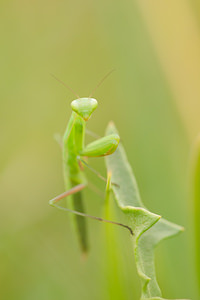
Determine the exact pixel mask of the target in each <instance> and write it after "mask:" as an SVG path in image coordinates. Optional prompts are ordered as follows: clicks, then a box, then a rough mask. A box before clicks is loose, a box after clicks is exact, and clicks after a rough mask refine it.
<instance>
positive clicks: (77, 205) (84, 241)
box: [49, 183, 88, 253]
mask: <svg viewBox="0 0 200 300" xmlns="http://www.w3.org/2000/svg"><path fill="white" fill-rule="evenodd" d="M72 186H73V187H72V188H71V189H70V190H68V191H66V192H64V193H62V194H60V195H58V196H56V197H55V198H53V199H52V200H50V201H49V204H50V205H51V206H54V207H56V208H58V209H60V210H64V211H68V212H72V213H74V214H75V215H76V216H75V218H76V219H75V222H74V223H75V226H76V230H77V232H78V236H79V241H80V246H81V250H82V252H83V253H86V252H87V251H88V237H87V224H86V221H85V219H84V218H82V216H85V213H84V211H85V210H84V205H83V199H82V193H81V190H82V189H84V188H85V187H86V185H85V184H78V185H75V183H74V184H73V183H72ZM70 195H71V196H73V201H72V207H73V209H69V208H65V207H62V206H60V205H58V204H57V203H58V202H59V201H60V200H62V199H63V198H65V197H67V196H70Z"/></svg>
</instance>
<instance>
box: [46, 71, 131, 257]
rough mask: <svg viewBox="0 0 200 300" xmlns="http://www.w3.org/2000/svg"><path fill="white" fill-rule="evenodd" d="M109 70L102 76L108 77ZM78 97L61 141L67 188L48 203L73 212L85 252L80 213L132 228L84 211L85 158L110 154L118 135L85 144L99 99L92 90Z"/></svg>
mask: <svg viewBox="0 0 200 300" xmlns="http://www.w3.org/2000/svg"><path fill="white" fill-rule="evenodd" d="M109 73H110V72H109ZM109 73H108V74H107V75H106V76H105V77H107V76H108V75H109ZM54 77H55V76H54ZM105 77H104V79H105ZM56 79H57V78H56ZM59 81H60V80H59ZM101 82H102V81H101ZM101 82H100V83H101ZM61 83H63V82H61ZM67 87H68V86H67ZM68 88H69V87H68ZM77 97H78V98H77V99H76V100H73V101H72V102H71V108H72V114H71V117H70V119H69V122H68V124H67V127H66V130H65V133H64V136H63V141H62V156H63V173H64V183H65V188H66V191H65V192H64V193H62V194H60V195H58V196H56V197H55V198H53V199H51V200H50V201H49V204H50V205H51V206H54V207H57V208H58V209H61V210H64V211H68V212H71V213H73V214H75V225H76V228H77V232H78V235H79V240H80V246H81V250H82V252H83V253H84V252H85V253H86V252H87V251H88V238H87V227H86V220H85V218H83V217H87V218H92V219H95V220H98V221H103V222H107V223H111V224H115V225H119V226H123V227H125V228H127V229H128V230H129V231H130V233H131V234H132V229H131V228H130V227H128V226H127V225H124V224H121V223H119V222H114V221H110V220H105V219H102V218H99V217H95V216H91V215H88V214H86V213H85V209H84V204H83V195H82V192H81V191H82V190H83V189H84V188H86V187H87V186H88V181H87V178H86V175H85V173H84V169H83V166H86V167H89V168H90V166H89V165H88V164H87V162H85V160H84V159H85V158H91V157H103V156H107V155H112V154H113V153H114V152H115V150H116V149H117V146H118V144H119V141H120V137H119V135H118V134H111V135H108V136H104V137H102V138H99V139H97V140H95V141H94V142H91V143H90V144H88V145H86V146H85V130H86V122H87V121H88V120H89V119H90V117H91V115H92V114H93V112H94V110H95V109H96V108H97V106H98V102H97V100H96V99H94V98H92V94H91V95H90V96H89V97H84V98H80V97H79V96H78V95H77ZM95 173H96V174H97V175H98V176H99V177H100V178H103V177H102V176H101V175H99V174H98V172H96V171H95ZM111 184H112V183H111ZM113 184H114V183H113ZM119 188H120V187H119ZM65 197H69V198H70V203H71V207H70V208H66V207H62V206H60V205H58V202H59V201H60V200H62V199H63V198H65Z"/></svg>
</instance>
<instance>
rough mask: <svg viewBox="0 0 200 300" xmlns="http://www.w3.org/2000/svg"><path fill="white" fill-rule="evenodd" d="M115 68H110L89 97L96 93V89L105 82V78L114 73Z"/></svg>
mask: <svg viewBox="0 0 200 300" xmlns="http://www.w3.org/2000/svg"><path fill="white" fill-rule="evenodd" d="M114 71H115V69H112V70H110V71H109V72H108V73H107V74H106V75H105V76H104V77H103V78H102V79H101V80H100V81H99V83H98V84H97V85H96V87H95V88H94V89H93V90H92V92H91V93H90V96H89V98H91V97H92V95H93V94H94V92H95V91H96V89H97V88H98V87H99V86H100V85H101V84H102V83H103V82H104V80H105V79H106V78H107V77H108V76H109V75H110V74H111V73H112V72H114Z"/></svg>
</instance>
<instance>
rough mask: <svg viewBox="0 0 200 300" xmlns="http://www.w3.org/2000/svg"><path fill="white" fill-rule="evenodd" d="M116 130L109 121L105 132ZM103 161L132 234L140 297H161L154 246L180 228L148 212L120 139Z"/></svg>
mask: <svg viewBox="0 0 200 300" xmlns="http://www.w3.org/2000/svg"><path fill="white" fill-rule="evenodd" d="M112 133H117V130H116V128H115V125H114V124H113V123H109V125H108V128H107V130H106V134H112ZM105 159H106V165H107V169H108V172H111V174H112V182H114V183H115V185H112V190H113V192H114V196H115V199H116V202H117V205H118V206H119V208H120V210H121V211H122V212H123V213H124V214H125V216H126V223H127V225H129V226H130V227H131V228H132V230H133V233H134V235H133V236H132V237H131V238H132V240H133V248H134V255H135V261H136V266H137V271H138V275H139V276H140V279H141V285H142V295H141V300H142V299H149V300H153V299H162V300H164V298H161V297H162V294H161V291H160V288H159V286H158V283H157V280H156V273H155V265H154V248H155V246H156V245H157V244H158V243H159V242H160V241H162V240H164V239H166V238H168V237H171V236H173V235H176V234H178V233H179V232H181V231H183V228H182V227H180V226H178V225H176V224H173V223H170V222H168V221H166V220H164V219H161V216H159V215H156V214H154V213H152V212H150V211H149V210H148V209H146V208H145V206H144V205H143V203H142V201H141V198H140V194H139V190H138V186H137V183H136V179H135V177H134V174H133V171H132V169H131V166H130V164H129V162H128V160H127V157H126V153H125V150H124V148H123V146H122V144H121V143H120V144H119V146H118V148H117V150H116V151H115V153H114V154H112V155H110V156H107V157H106V158H105Z"/></svg>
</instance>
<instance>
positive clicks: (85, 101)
mask: <svg viewBox="0 0 200 300" xmlns="http://www.w3.org/2000/svg"><path fill="white" fill-rule="evenodd" d="M97 106H98V102H97V100H96V99H94V98H80V99H76V100H74V101H72V103H71V107H72V110H73V111H74V112H76V113H77V114H78V115H79V116H81V117H82V118H83V119H84V120H85V121H87V120H89V118H90V117H91V114H92V113H93V111H94V110H95V109H96V108H97Z"/></svg>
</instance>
